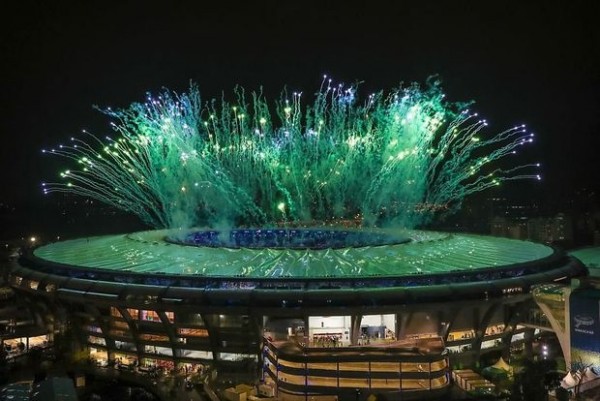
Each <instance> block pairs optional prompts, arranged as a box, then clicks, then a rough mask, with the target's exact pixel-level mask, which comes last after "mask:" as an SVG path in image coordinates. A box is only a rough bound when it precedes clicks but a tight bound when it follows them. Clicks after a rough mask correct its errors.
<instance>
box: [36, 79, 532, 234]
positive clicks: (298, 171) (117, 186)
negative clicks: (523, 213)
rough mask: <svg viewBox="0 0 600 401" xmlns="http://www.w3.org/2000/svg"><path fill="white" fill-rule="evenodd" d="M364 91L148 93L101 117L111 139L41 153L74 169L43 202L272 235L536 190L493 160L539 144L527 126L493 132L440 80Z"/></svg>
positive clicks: (431, 212)
mask: <svg viewBox="0 0 600 401" xmlns="http://www.w3.org/2000/svg"><path fill="white" fill-rule="evenodd" d="M358 91H359V88H358V87H357V86H355V85H351V86H345V85H343V84H334V83H333V81H332V80H331V79H329V78H327V77H325V78H324V80H323V82H322V85H321V88H320V89H319V91H318V92H317V93H316V95H315V97H314V99H313V100H312V101H309V102H306V101H304V100H303V99H304V96H303V94H302V93H300V92H293V93H291V94H290V93H287V92H285V91H284V92H283V93H282V95H281V100H280V101H278V102H269V101H267V99H265V98H264V97H263V95H262V94H261V93H251V94H247V93H246V92H245V91H244V90H243V89H238V90H236V92H235V95H234V99H235V100H234V101H231V102H229V101H226V100H221V101H209V102H206V103H203V102H202V101H201V100H200V93H199V90H198V88H197V87H196V86H195V85H192V86H191V87H190V89H189V91H188V92H187V93H183V94H177V93H174V92H171V91H168V90H165V91H163V92H162V93H159V94H158V95H157V96H152V95H148V97H147V98H146V101H145V102H144V103H133V104H132V105H131V106H129V107H128V108H125V109H118V110H113V109H106V110H103V112H104V113H105V114H107V115H108V116H109V117H111V118H112V122H111V125H112V128H113V130H114V136H106V137H104V138H100V137H97V136H95V135H93V134H91V133H88V132H86V131H84V133H83V136H82V138H80V137H73V138H71V140H70V141H69V142H68V144H61V145H59V146H56V147H54V148H52V149H46V150H44V151H43V152H44V153H50V154H52V155H58V156H62V157H65V158H67V159H69V160H70V162H72V165H71V166H70V167H69V168H67V169H65V170H63V171H62V172H61V173H60V174H59V176H60V180H58V181H57V182H51V183H44V184H42V187H43V191H44V192H45V193H50V192H70V193H74V194H79V195H83V196H87V197H91V198H95V199H98V200H100V201H102V202H104V203H106V204H108V205H111V206H114V207H117V208H120V209H122V210H125V211H127V212H130V213H134V214H135V215H137V216H139V218H140V219H141V220H143V221H144V222H146V223H148V224H150V225H152V226H155V227H169V228H175V227H191V226H194V225H198V224H203V225H204V224H208V225H212V226H217V225H219V226H236V225H239V224H244V225H254V226H269V225H275V224H277V222H278V221H280V220H281V217H282V214H284V216H285V219H286V220H287V221H291V222H293V221H298V222H302V221H321V222H323V221H332V220H335V219H356V217H357V216H358V217H359V218H360V220H361V221H362V224H363V225H365V226H371V225H376V224H386V223H387V224H390V225H391V224H393V225H396V226H402V227H406V228H412V227H416V226H420V225H422V224H424V223H427V222H429V221H431V220H432V219H434V218H435V217H436V216H439V215H444V214H449V213H453V212H456V211H457V210H458V209H459V208H460V206H461V204H462V201H463V199H464V198H465V197H466V196H468V195H470V194H473V193H475V192H479V191H483V190H485V189H488V188H490V187H494V186H497V185H500V184H501V183H502V182H505V181H509V180H518V179H540V176H539V174H538V173H537V172H536V169H537V168H538V167H539V164H537V163H533V164H527V165H519V166H510V162H509V161H507V162H500V160H501V159H505V158H509V157H510V156H512V155H514V154H515V153H516V152H517V149H519V148H520V147H521V146H523V145H527V144H530V143H531V142H532V141H533V138H534V135H533V134H532V133H529V132H527V130H526V128H525V126H524V125H519V126H516V127H513V128H510V129H507V130H505V131H502V132H499V133H496V134H492V135H489V134H488V133H487V132H486V131H487V130H486V126H487V125H488V124H487V122H486V121H485V120H483V119H480V118H479V117H478V116H477V114H476V113H473V112H471V111H469V110H467V109H465V108H464V107H463V106H461V105H460V104H457V103H450V102H447V101H446V100H445V95H444V93H443V92H442V89H441V87H440V84H439V82H437V81H434V80H429V82H428V83H427V85H426V86H425V87H421V86H419V85H416V84H412V85H409V86H407V87H401V88H397V89H393V90H391V91H389V92H379V93H373V94H371V95H369V96H367V97H366V98H365V99H363V100H360V99H359V96H358ZM506 164H508V165H509V167H506V166H505V165H506Z"/></svg>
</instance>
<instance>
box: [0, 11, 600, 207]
mask: <svg viewBox="0 0 600 401" xmlns="http://www.w3.org/2000/svg"><path fill="white" fill-rule="evenodd" d="M88 3H89V4H88ZM91 3H92V2H72V4H71V3H67V2H60V1H58V2H45V1H39V2H31V1H21V2H18V5H13V6H12V7H11V9H4V10H3V11H2V13H1V14H2V16H1V17H0V21H1V24H0V25H1V28H0V29H1V30H2V35H1V37H0V38H1V39H0V41H1V54H2V64H1V65H2V71H1V72H2V74H1V78H0V82H1V85H2V87H1V91H0V99H1V100H0V113H2V116H1V118H0V130H1V134H2V146H0V160H1V162H2V169H1V178H0V183H1V185H2V191H1V192H0V202H3V203H7V202H8V203H9V204H14V205H19V210H21V211H22V212H23V211H27V210H31V209H36V207H37V206H39V205H42V204H43V203H44V202H47V201H46V200H44V197H43V195H42V194H41V190H40V183H41V182H42V181H43V180H53V179H54V177H56V174H57V173H58V167H57V163H56V160H51V159H50V158H48V157H42V155H41V153H40V151H41V149H42V148H45V147H52V146H54V145H56V144H59V143H61V142H66V140H68V138H69V137H71V136H73V135H79V133H80V132H81V129H82V128H85V129H87V130H89V131H91V132H93V133H95V134H98V135H104V134H107V133H110V132H111V131H110V128H109V126H108V122H109V120H108V119H107V118H106V117H105V116H103V115H102V114H100V113H98V112H97V111H95V110H94V109H93V108H92V106H93V105H95V104H96V105H99V106H112V107H119V106H121V107H125V106H127V105H128V104H130V103H131V102H134V101H142V100H143V99H144V96H145V93H146V92H147V91H157V90H159V89H160V88H162V87H167V88H170V89H174V90H178V91H183V90H185V89H186V88H187V87H188V85H189V82H190V80H192V81H195V82H196V83H197V84H198V86H199V88H200V91H201V94H202V95H203V97H204V98H205V99H209V98H212V97H219V96H220V95H221V92H222V91H225V93H226V94H230V93H231V90H232V89H233V88H234V86H235V85H237V84H240V85H242V86H244V87H246V88H248V89H258V88H259V87H260V86H263V87H264V90H265V93H266V94H267V95H268V96H269V97H270V98H272V99H273V98H274V97H275V96H276V94H278V93H279V91H280V90H281V89H282V88H283V86H284V85H287V86H288V88H290V89H291V90H299V91H303V92H304V93H307V94H308V93H311V92H314V91H315V90H316V89H317V88H318V86H319V84H320V81H321V77H322V75H323V74H328V75H330V76H332V77H333V78H334V79H335V80H336V81H338V82H340V81H341V82H346V83H353V82H356V81H363V82H364V84H362V88H363V90H362V93H363V94H368V93H371V92H372V91H374V90H380V89H390V88H392V87H394V86H397V85H399V84H400V83H401V82H404V83H407V82H412V81H416V82H420V83H424V82H425V80H426V79H427V77H429V76H431V75H434V74H437V75H438V76H439V77H440V78H441V79H442V82H443V86H444V88H445V92H446V93H447V97H448V98H449V99H450V100H452V101H468V100H474V101H475V105H474V106H473V109H475V110H477V111H478V112H479V113H480V115H481V116H484V117H485V118H486V119H487V120H488V121H489V122H490V130H491V131H496V130H498V131H499V130H503V129H505V128H508V127H510V126H512V125H515V124H521V123H526V124H527V125H528V127H529V128H530V129H531V130H532V131H533V132H535V133H536V135H537V140H538V141H537V143H536V144H535V146H533V147H530V148H529V149H528V150H527V153H526V155H527V161H532V162H537V161H539V162H541V163H542V164H543V169H542V175H543V177H544V178H543V181H542V182H541V183H537V182H536V183H531V184H530V185H531V188H533V190H534V191H537V192H538V193H542V194H543V195H544V196H547V197H554V196H563V195H564V194H565V193H569V192H570V191H574V190H577V189H580V188H582V187H594V188H597V187H598V186H599V185H598V183H599V180H598V170H599V168H598V166H599V162H598V156H597V154H598V145H597V143H598V142H600V141H598V140H597V136H598V134H599V133H600V113H599V111H600V34H599V30H598V28H597V23H598V16H599V13H598V12H597V11H596V10H595V7H594V5H593V3H594V2H593V1H581V2H579V1H562V2H552V1H537V2H524V1H515V2H506V1H492V2H479V1H473V2H461V1H444V2H442V1H439V2H425V1H411V2H406V1H395V2H389V3H384V2H374V1H355V2H353V4H355V5H353V6H348V5H347V4H346V5H344V2H337V3H336V2H331V1H323V2H322V5H320V6H319V7H314V8H311V7H308V6H306V5H305V4H304V3H305V2H301V1H294V2H291V1H280V2H275V1H273V2H257V3H261V5H253V4H251V3H254V2H249V1H247V2H240V3H237V2H224V1H212V2H204V1H202V2H200V1H198V2H165V3H169V4H168V5H163V6H161V7H158V6H152V5H150V4H152V3H151V2H130V1H124V2H106V1H102V2H94V4H91ZM171 3H173V4H171ZM188 3H190V4H191V3H193V4H194V5H193V6H191V5H190V4H188ZM346 3H348V2H346ZM423 3H428V4H423ZM482 3H485V4H486V6H482V5H481V4H482ZM61 163H62V162H61Z"/></svg>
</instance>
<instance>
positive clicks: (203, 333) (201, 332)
mask: <svg viewBox="0 0 600 401" xmlns="http://www.w3.org/2000/svg"><path fill="white" fill-rule="evenodd" d="M177 334H179V335H180V336H186V337H208V330H206V329H186V328H179V329H177Z"/></svg>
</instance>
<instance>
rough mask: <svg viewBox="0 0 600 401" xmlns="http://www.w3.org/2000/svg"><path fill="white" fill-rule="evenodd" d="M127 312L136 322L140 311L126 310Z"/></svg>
mask: <svg viewBox="0 0 600 401" xmlns="http://www.w3.org/2000/svg"><path fill="white" fill-rule="evenodd" d="M127 312H128V313H129V316H131V318H132V319H133V320H138V319H139V318H140V311H139V310H138V309H131V308H127Z"/></svg>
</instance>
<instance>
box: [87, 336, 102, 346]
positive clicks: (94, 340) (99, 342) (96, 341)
mask: <svg viewBox="0 0 600 401" xmlns="http://www.w3.org/2000/svg"><path fill="white" fill-rule="evenodd" d="M88 343H89V344H97V345H104V346H106V340H105V339H104V338H102V337H96V336H88Z"/></svg>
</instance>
